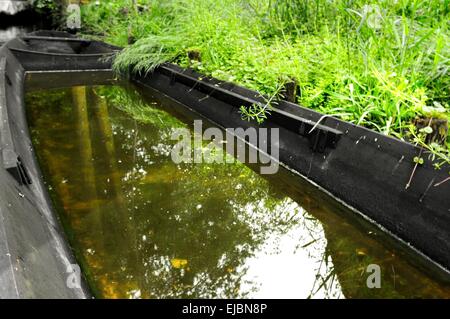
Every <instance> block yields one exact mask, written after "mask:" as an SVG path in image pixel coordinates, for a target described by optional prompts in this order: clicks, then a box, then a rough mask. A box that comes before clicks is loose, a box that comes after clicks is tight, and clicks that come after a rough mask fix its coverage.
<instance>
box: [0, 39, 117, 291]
mask: <svg viewBox="0 0 450 319" xmlns="http://www.w3.org/2000/svg"><path fill="white" fill-rule="evenodd" d="M38 35H39V34H38ZM61 35H62V34H58V36H61ZM64 35H66V34H64ZM67 36H70V35H67ZM57 43H58V44H57V45H56V46H53V49H54V50H56V51H57V49H58V47H60V48H61V52H62V53H63V52H66V53H68V52H67V51H66V49H67V45H65V44H64V43H63V42H57ZM19 44H20V45H21V48H22V49H24V50H26V51H27V54H26V55H23V54H14V53H13V52H12V50H10V47H16V45H19ZM88 47H90V50H92V53H91V52H90V53H89V54H90V55H89V56H88V58H86V59H84V58H83V57H82V56H83V53H84V52H86V50H84V51H80V52H79V53H78V54H77V53H76V52H75V50H74V51H73V52H71V53H68V54H66V55H64V54H61V53H58V52H54V53H53V55H48V54H45V52H44V53H42V52H32V51H33V50H35V49H36V48H38V49H40V50H41V51H42V47H39V46H36V45H29V46H28V45H26V42H23V41H22V40H20V39H15V40H12V41H10V42H8V43H6V44H5V45H4V46H2V47H1V48H0V62H1V63H0V149H1V153H0V156H1V157H0V160H1V161H0V164H1V165H0V181H1V182H0V298H88V297H90V292H89V289H88V287H87V285H86V284H85V282H83V283H82V287H81V288H80V289H78V288H77V289H69V288H68V287H67V285H66V281H67V279H68V275H69V273H68V272H67V270H68V266H69V265H71V264H76V261H75V259H74V258H73V255H72V252H71V250H70V248H69V246H68V244H67V241H66V238H65V235H64V233H63V231H62V229H61V227H60V223H59V220H58V219H57V217H56V215H55V214H54V210H53V208H52V205H51V200H50V199H49V196H48V193H47V188H46V186H45V185H44V184H43V180H42V174H41V173H40V170H39V166H38V164H37V161H36V158H35V155H34V152H33V146H32V143H31V140H30V135H29V133H28V125H27V122H26V116H25V105H24V95H25V79H28V82H27V89H34V88H45V87H50V88H51V87H55V86H58V87H63V86H71V85H80V84H83V85H86V84H90V81H92V82H93V83H95V84H97V83H107V82H109V81H112V79H113V74H112V70H111V63H110V62H105V61H103V60H101V61H97V62H96V60H94V59H92V56H93V55H92V54H96V53H98V54H99V55H98V56H97V57H103V56H105V53H106V55H110V54H111V53H112V49H111V50H110V48H111V47H110V46H107V45H104V46H102V45H101V44H97V43H95V44H94V45H93V46H92V47H91V46H88ZM95 47H99V48H100V49H99V50H98V51H100V52H95ZM108 50H109V51H108ZM36 57H38V58H36ZM46 61H47V63H46ZM59 70H62V71H63V72H59ZM72 73H76V74H77V77H76V78H75V77H70V75H71V74H72ZM61 74H65V75H66V76H65V77H61ZM44 78H45V81H42V80H43V79H44ZM49 79H50V80H54V81H49ZM80 82H81V83H80Z"/></svg>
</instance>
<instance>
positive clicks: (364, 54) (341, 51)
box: [83, 0, 450, 163]
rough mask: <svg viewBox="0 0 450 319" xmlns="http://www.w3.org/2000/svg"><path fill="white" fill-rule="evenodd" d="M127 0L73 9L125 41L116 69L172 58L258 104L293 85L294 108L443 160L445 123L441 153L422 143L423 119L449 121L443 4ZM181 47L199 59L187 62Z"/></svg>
mask: <svg viewBox="0 0 450 319" xmlns="http://www.w3.org/2000/svg"><path fill="white" fill-rule="evenodd" d="M132 3H133V1H129V0H114V1H96V2H92V3H91V4H89V5H87V6H84V7H83V19H84V20H83V24H84V31H85V32H87V33H89V34H94V35H96V36H97V37H100V38H101V39H103V40H105V41H108V42H112V43H115V44H118V45H122V46H126V45H127V43H128V42H132V43H133V44H132V45H129V46H127V47H126V49H125V50H124V52H123V53H122V54H120V55H119V56H118V57H117V59H116V62H115V67H116V68H117V69H118V70H122V69H127V68H128V67H129V66H132V67H133V68H134V70H136V71H142V72H148V71H151V70H152V69H153V68H155V67H156V66H158V65H159V64H161V63H164V62H174V63H177V64H179V65H181V66H185V67H187V66H190V67H192V68H194V69H196V70H198V71H199V72H201V73H203V74H207V75H211V76H214V77H216V78H219V79H221V80H224V81H230V82H234V83H237V84H240V85H243V86H246V87H248V88H251V89H254V90H257V91H259V92H261V93H263V94H265V95H266V96H269V97H270V96H277V95H278V94H279V93H280V90H281V88H282V87H283V85H284V84H285V83H286V82H288V81H294V82H295V83H296V84H297V85H298V89H297V94H296V96H295V101H296V102H298V103H300V104H301V105H304V106H306V107H309V108H312V109H315V110H317V111H319V112H322V113H325V114H329V115H333V116H336V117H338V118H341V119H343V120H346V121H350V122H352V123H355V124H358V125H363V126H365V127H368V128H371V129H374V130H376V131H379V132H382V133H384V134H387V135H391V136H395V137H397V138H402V139H408V140H409V141H411V142H414V143H416V144H418V145H420V146H421V147H424V145H425V146H426V150H425V151H430V152H431V153H432V154H434V155H436V154H439V156H440V157H439V158H440V159H442V160H443V161H444V162H447V163H448V162H449V153H448V150H446V149H445V148H446V147H448V146H450V140H449V139H448V138H446V137H445V136H446V135H447V132H446V131H445V130H446V127H445V125H443V126H435V127H434V130H435V131H436V130H438V131H440V132H438V133H439V134H440V135H441V140H443V141H441V144H443V146H440V145H438V143H436V141H427V142H426V143H424V142H425V141H426V138H427V135H429V134H431V133H430V128H431V127H432V125H431V123H432V119H440V120H444V123H445V122H446V121H448V119H449V117H450V106H449V102H448V100H449V95H450V77H449V76H448V72H449V67H450V45H449V44H450V34H449V27H450V25H449V21H450V1H449V0H430V1H423V0H398V1H390V0H389V1H388V0H373V1H371V2H367V1H362V0H342V1H338V0H335V1H331V0H150V1H134V3H136V5H135V6H134V7H133V5H132ZM189 52H196V53H197V55H199V56H200V58H199V59H195V60H196V61H191V60H190V57H189V55H190V54H189ZM253 111H255V110H253ZM264 111H268V112H270V106H269V107H267V109H265V110H264ZM255 114H259V115H255ZM247 115H249V116H250V117H252V116H253V117H259V116H263V117H264V116H266V115H267V114H266V112H258V110H256V112H253V113H251V112H247ZM257 119H258V118H257ZM428 119H429V120H430V122H429V124H428V125H425V127H419V128H417V125H416V126H414V124H415V123H417V121H418V120H421V121H422V122H423V121H424V120H425V121H427V120H428ZM441 122H442V121H441ZM434 133H436V132H434ZM439 134H438V135H439ZM442 136H444V138H443V139H442Z"/></svg>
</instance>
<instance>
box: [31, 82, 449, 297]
mask: <svg viewBox="0 0 450 319" xmlns="http://www.w3.org/2000/svg"><path fill="white" fill-rule="evenodd" d="M27 106H28V116H29V124H30V129H31V133H32V137H33V141H34V146H35V148H36V152H37V155H38V158H39V161H40V164H41V167H42V171H43V173H44V176H45V180H46V183H47V185H48V187H49V190H50V193H51V196H52V198H53V201H54V204H55V206H56V208H57V210H58V212H59V214H60V216H61V219H62V220H63V222H64V225H65V227H66V230H67V233H68V235H69V239H70V241H71V243H72V246H73V247H74V249H75V251H76V253H77V255H78V256H77V257H78V259H79V262H80V264H81V265H82V268H83V270H84V271H85V273H86V276H87V278H88V280H89V282H90V284H91V286H92V288H93V290H94V292H95V293H96V295H97V296H98V297H105V298H138V297H141V298H179V297H192V298H218V297H220V298H222V297H223V298H231V297H233V298H240V297H249V298H253V297H255V298H266V297H267V298H307V297H312V298H344V297H348V298H363V297H395V298H397V297H399V298H400V297H446V298H448V297H450V287H449V286H448V285H447V286H446V285H444V284H442V283H439V282H437V281H436V280H433V279H431V277H429V276H427V275H426V273H427V270H419V268H418V267H417V266H416V264H417V260H414V258H410V257H408V256H406V255H405V253H404V252H403V250H402V249H399V248H396V247H395V246H394V245H393V244H392V242H391V241H390V240H388V239H387V238H386V237H385V236H384V235H383V234H381V233H380V232H379V231H378V230H377V229H376V228H374V227H372V226H368V225H367V224H366V223H365V222H362V221H360V220H359V219H357V218H356V219H355V218H352V217H351V216H354V214H353V213H349V212H348V211H347V210H346V209H344V208H343V207H342V206H340V205H339V204H337V203H336V202H335V201H333V200H331V199H330V198H328V197H327V196H326V195H324V194H322V193H320V192H318V191H317V190H315V189H314V188H313V187H311V186H310V185H309V184H307V183H305V182H303V181H299V180H298V178H293V177H292V176H291V175H290V173H288V172H286V171H283V170H282V171H280V173H279V174H277V175H276V176H268V177H267V176H266V177H264V178H263V177H261V176H259V175H258V174H256V173H255V172H254V171H252V170H251V169H250V168H248V167H246V166H244V165H243V164H240V163H236V164H179V165H177V164H175V163H173V162H172V160H171V157H170V155H169V154H170V150H171V148H172V146H173V145H174V144H175V143H176V142H175V141H171V139H170V134H171V132H172V130H173V128H175V127H183V126H186V124H185V123H184V122H186V123H192V119H189V118H186V116H185V115H184V116H181V115H180V114H177V117H174V116H173V115H171V114H169V113H168V112H166V109H170V110H171V111H170V112H171V113H173V112H175V109H174V108H173V106H171V107H167V106H166V107H164V106H163V105H159V103H158V102H156V99H155V100H152V99H146V100H145V101H144V100H142V99H141V98H140V96H139V95H137V93H136V92H134V91H133V90H132V89H127V90H125V89H123V88H120V87H74V88H70V89H62V90H54V91H45V92H37V93H36V92H35V93H29V94H28V96H27ZM130 110H133V117H132V116H130V114H129V113H130ZM143 119H146V120H143ZM180 119H182V120H183V121H184V122H183V121H181V120H180ZM370 264H377V265H379V266H380V267H381V288H379V289H377V288H375V289H369V288H368V287H367V284H366V281H367V277H368V276H369V275H370V273H367V272H366V269H367V267H368V265H370ZM420 269H423V268H420Z"/></svg>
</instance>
